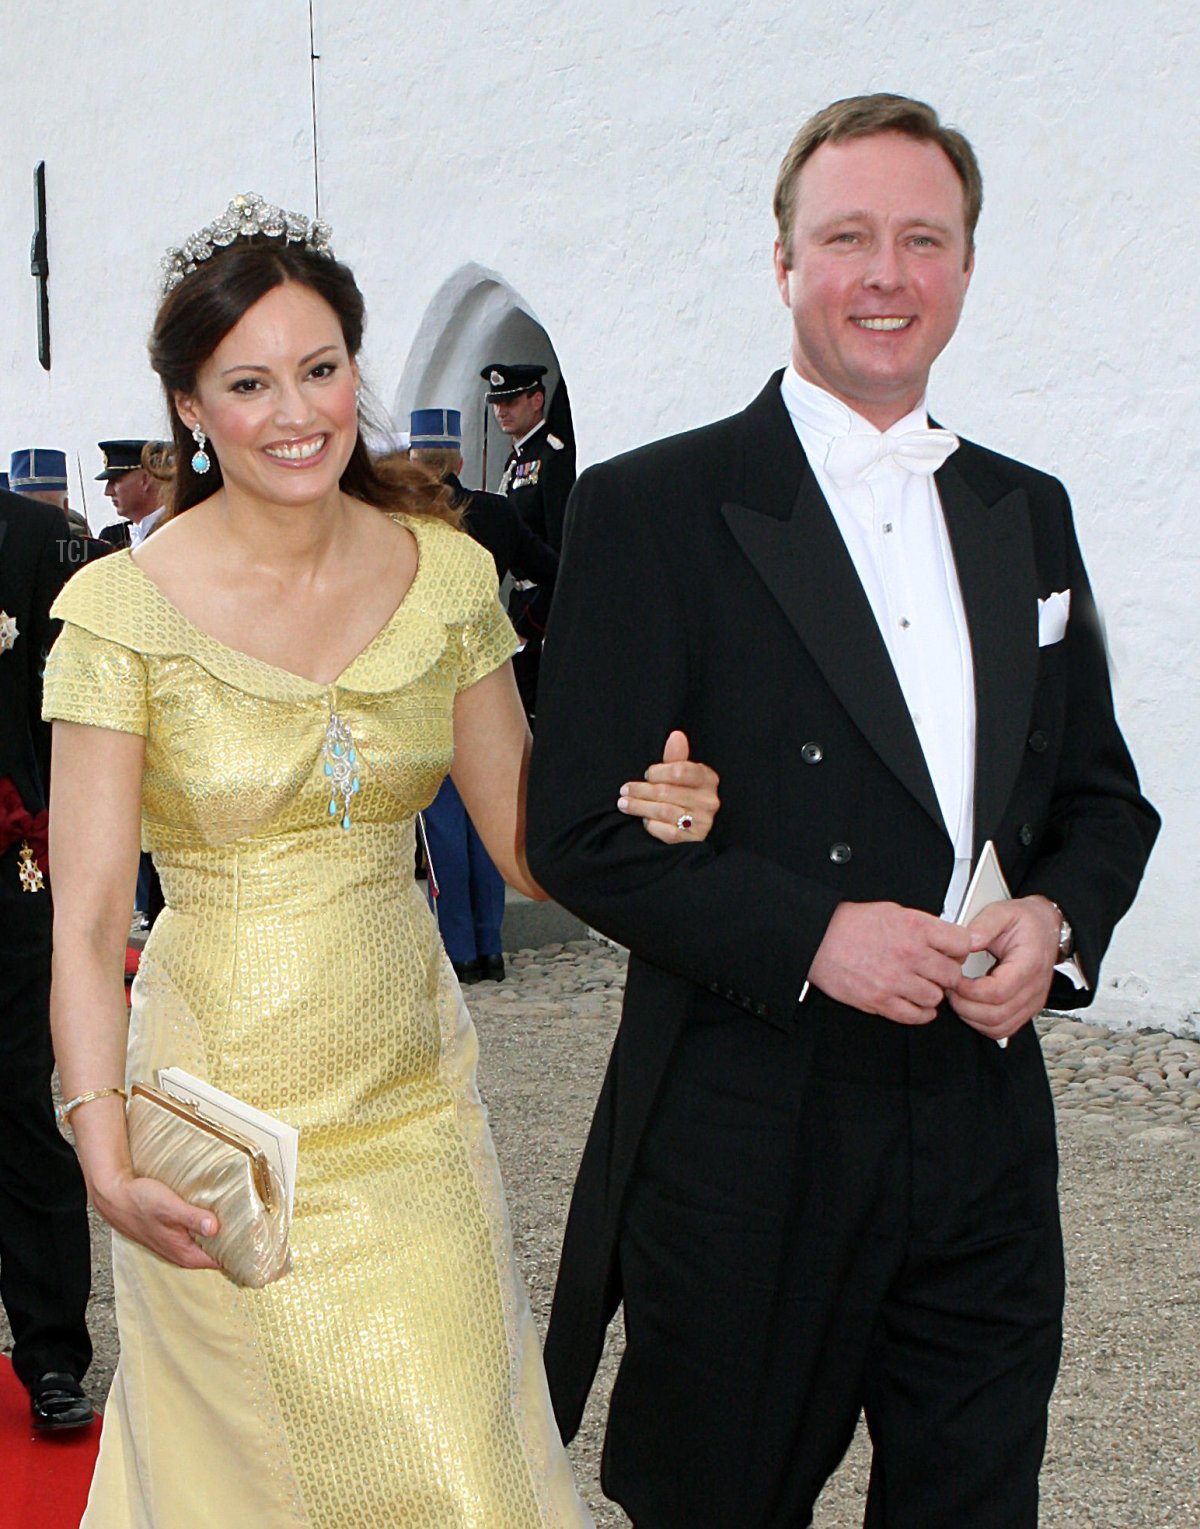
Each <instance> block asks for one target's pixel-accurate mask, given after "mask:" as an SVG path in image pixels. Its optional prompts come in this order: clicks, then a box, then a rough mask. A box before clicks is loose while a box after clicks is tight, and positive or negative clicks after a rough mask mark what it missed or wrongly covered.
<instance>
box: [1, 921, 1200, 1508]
mask: <svg viewBox="0 0 1200 1529" xmlns="http://www.w3.org/2000/svg"><path fill="white" fill-rule="evenodd" d="M622 970H623V961H622V959H621V958H620V957H619V956H618V955H617V953H615V952H614V951H612V950H611V949H609V948H608V947H607V946H604V945H601V944H597V943H594V942H591V941H586V940H585V941H575V942H572V943H571V944H568V945H566V946H557V945H550V946H546V947H545V948H543V949H542V950H540V951H522V952H519V953H518V954H517V955H516V956H514V957H510V958H509V971H510V977H509V980H508V981H506V982H504V983H500V984H493V983H484V984H479V985H478V986H475V987H472V988H470V989H468V992H467V997H468V1001H469V1004H470V1007H471V1010H472V1013H473V1014H474V1016H475V1021H476V1025H477V1027H478V1030H479V1035H480V1043H481V1063H480V1077H481V1085H482V1089H483V1093H484V1096H485V1097H486V1099H487V1100H488V1104H489V1107H490V1110H491V1117H492V1126H493V1130H494V1132H495V1138H496V1145H497V1150H498V1152H499V1154H500V1160H501V1163H502V1165H503V1167H504V1171H505V1179H506V1182H507V1185H508V1191H509V1200H510V1206H511V1211H512V1220H513V1226H514V1229H515V1237H516V1247H517V1256H518V1259H519V1261H520V1263H521V1265H522V1268H523V1269H524V1271H525V1275H526V1278H527V1280H528V1282H529V1288H530V1295H531V1299H532V1302H533V1308H534V1312H535V1314H536V1316H537V1319H538V1322H539V1324H540V1325H542V1326H543V1327H544V1325H545V1321H546V1317H547V1314H548V1312H549V1307H550V1294H551V1290H552V1288H553V1279H554V1269H555V1264H556V1260H557V1255H558V1247H559V1240H560V1237H561V1231H562V1225H563V1221H564V1219H565V1215H566V1207H567V1200H568V1197H569V1194H570V1188H571V1182H572V1177H573V1174H574V1170H575V1165H576V1163H577V1161H578V1157H579V1151H580V1148H581V1146H582V1143H583V1138H584V1134H585V1132H586V1129H587V1123H588V1120H589V1118H590V1113H591V1108H592V1105H593V1103H594V1101H595V1097H596V1094H597V1092H598V1089H599V1084H600V1078H601V1075H602V1073H603V1070H604V1064H605V1060H606V1058H607V1054H608V1050H609V1046H610V1045H611V1041H612V1035H613V1031H614V1029H615V1027H616V1022H617V1016H618V1006H619V1000H620V989H621V977H622ZM1039 1026H1040V1028H1041V1029H1042V1032H1043V1040H1044V1045H1045V1050H1046V1060H1047V1065H1048V1068H1049V1071H1050V1076H1051V1082H1052V1085H1053V1088H1054V1093H1055V1097H1056V1101H1057V1106H1058V1118H1059V1139H1060V1149H1061V1156H1062V1202H1063V1221H1064V1233H1065V1237H1066V1247H1067V1263H1068V1281H1069V1286H1068V1298H1067V1329H1066V1347H1065V1353H1064V1358H1063V1368H1062V1373H1061V1375H1060V1378H1059V1382H1058V1389H1057V1391H1056V1393H1055V1397H1054V1403H1053V1407H1052V1412H1051V1423H1050V1443H1049V1448H1048V1451H1047V1457H1046V1464H1045V1469H1044V1470H1043V1473H1042V1503H1043V1511H1042V1523H1043V1524H1044V1525H1045V1526H1047V1529H1058V1526H1064V1529H1065V1526H1070V1529H1151V1526H1153V1529H1193V1526H1195V1529H1200V1484H1198V1480H1197V1448H1196V1441H1197V1438H1198V1437H1200V1385H1198V1384H1197V1383H1196V1371H1197V1365H1198V1356H1200V1238H1198V1237H1197V1235H1196V1231H1197V1222H1198V1220H1200V1214H1198V1211H1197V1196H1196V1183H1197V1178H1198V1177H1200V1042H1197V1041H1189V1040H1179V1039H1178V1038H1175V1037H1172V1036H1170V1035H1166V1034H1164V1033H1162V1032H1155V1033H1144V1032H1143V1033H1140V1034H1137V1035H1128V1034H1126V1035H1114V1034H1111V1033H1110V1032H1108V1031H1105V1030H1102V1029H1100V1028H1098V1027H1097V1026H1093V1025H1088V1024H1083V1023H1078V1022H1076V1021H1072V1020H1063V1019H1059V1018H1056V1017H1053V1016H1048V1017H1047V1018H1046V1019H1045V1020H1042V1021H1039ZM94 1231H95V1236H94V1251H95V1265H96V1272H95V1293H94V1295H93V1299H92V1310H91V1324H92V1331H93V1336H94V1338H95V1342H96V1360H95V1363H94V1365H93V1368H92V1371H91V1373H90V1375H89V1377H88V1385H89V1388H90V1389H91V1391H92V1393H93V1394H94V1395H95V1396H97V1397H100V1396H103V1395H104V1394H105V1392H106V1390H107V1387H108V1382H109V1379H110V1378H111V1375H112V1367H113V1365H114V1363H115V1360H116V1333H115V1327H114V1322H113V1311H112V1292H111V1281H110V1279H109V1276H108V1271H107V1267H106V1263H107V1248H106V1239H105V1235H104V1231H103V1228H102V1227H100V1226H99V1225H96V1226H95V1228H94ZM0 1348H3V1349H5V1350H7V1348H8V1334H7V1329H6V1328H5V1327H4V1326H3V1323H2V1319H0ZM618 1352H619V1333H617V1332H615V1331H614V1333H613V1334H612V1336H611V1339H610V1343H609V1346H608V1350H607V1352H606V1355H605V1360H604V1367H603V1370H602V1372H601V1378H600V1383H599V1384H598V1385H597V1387H596V1390H595V1392H594V1393H593V1397H592V1402H591V1405H590V1407H589V1411H588V1414H587V1417H586V1419H585V1423H584V1428H583V1431H582V1433H581V1435H580V1438H579V1439H578V1440H577V1441H576V1443H575V1445H574V1446H573V1449H572V1454H573V1456H574V1460H575V1467H576V1472H577V1475H578V1479H579V1481H580V1484H581V1488H582V1490H583V1491H584V1493H585V1495H587V1496H588V1498H589V1500H590V1501H591V1503H592V1506H593V1510H594V1511H595V1514H596V1523H597V1525H598V1526H600V1529H615V1526H618V1525H625V1524H627V1523H628V1520H627V1519H626V1517H625V1515H624V1514H623V1513H622V1512H621V1511H620V1510H619V1509H618V1508H615V1507H614V1506H613V1505H612V1504H611V1503H608V1502H606V1501H605V1500H604V1499H603V1498H602V1497H601V1495H600V1491H599V1487H598V1486H597V1484H596V1475H597V1463H598V1459H599V1450H600V1441H601V1437H602V1431H603V1412H604V1399H605V1398H606V1397H607V1394H608V1389H609V1387H610V1386H611V1383H612V1377H613V1374H614V1371H615V1362H616V1357H617V1354H618ZM866 1481H867V1452H866V1448H865V1446H864V1444H863V1440H862V1438H861V1430H860V1437H859V1438H858V1439H857V1440H856V1441H855V1444H854V1446H853V1447H852V1449H851V1451H850V1453H849V1454H848V1455H847V1457H846V1460H845V1461H844V1463H843V1465H842V1467H841V1469H840V1470H839V1471H838V1473H837V1475H836V1476H835V1477H834V1479H833V1480H832V1481H831V1482H830V1484H829V1486H828V1488H827V1489H826V1491H825V1493H824V1495H823V1496H822V1498H821V1502H820V1504H819V1506H818V1508H817V1514H816V1525H817V1529H856V1526H858V1525H859V1524H861V1522H862V1508H863V1499H864V1495H865V1491H866ZM729 1529H737V1526H736V1525H731V1526H729Z"/></svg>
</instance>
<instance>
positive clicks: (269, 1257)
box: [126, 1083, 292, 1290]
mask: <svg viewBox="0 0 1200 1529" xmlns="http://www.w3.org/2000/svg"><path fill="white" fill-rule="evenodd" d="M126 1123H127V1126H128V1129H129V1153H130V1157H131V1158H132V1160H133V1171H134V1172H135V1173H136V1174H137V1175H138V1176H139V1177H140V1178H148V1179H158V1180H159V1182H160V1183H163V1184H165V1185H166V1186H167V1187H168V1189H173V1190H174V1191H175V1193H176V1194H177V1195H179V1196H180V1198H181V1199H184V1200H186V1201H187V1202H188V1204H189V1205H200V1206H203V1207H204V1209H206V1210H211V1211H212V1213H213V1215H214V1216H216V1218H217V1231H216V1232H215V1233H214V1234H213V1235H212V1236H211V1237H200V1236H197V1237H196V1242H197V1243H198V1244H199V1245H200V1247H202V1248H203V1249H204V1251H205V1252H206V1253H207V1254H208V1255H209V1257H210V1258H213V1259H215V1260H216V1261H217V1263H219V1264H220V1265H221V1268H222V1269H223V1270H224V1271H225V1273H226V1274H227V1275H228V1276H229V1278H230V1279H231V1280H233V1281H234V1283H235V1284H238V1285H247V1286H249V1287H250V1288H251V1289H253V1290H258V1289H260V1288H261V1287H262V1286H263V1285H269V1284H270V1283H271V1281H272V1280H276V1279H278V1278H279V1277H280V1276H281V1275H283V1274H286V1273H287V1272H288V1270H289V1269H290V1268H291V1262H292V1260H291V1254H290V1253H289V1251H288V1222H289V1218H288V1212H287V1200H286V1196H285V1194H284V1190H283V1186H282V1185H281V1184H280V1182H279V1176H278V1174H277V1173H275V1171H274V1170H273V1169H272V1167H271V1164H270V1163H269V1162H268V1161H267V1158H266V1156H265V1155H264V1154H263V1153H262V1152H261V1151H260V1150H259V1149H258V1148H257V1147H256V1146H255V1145H254V1143H253V1142H250V1141H247V1140H246V1138H245V1137H243V1136H239V1135H238V1134H237V1132H236V1131H231V1130H230V1129H229V1128H228V1127H227V1126H224V1125H217V1124H215V1123H214V1122H213V1121H211V1120H206V1119H205V1118H204V1116H203V1115H201V1114H200V1112H199V1111H198V1110H197V1109H196V1108H195V1107H194V1106H193V1105H189V1104H184V1103H182V1102H181V1101H180V1100H178V1099H173V1098H172V1097H171V1095H170V1094H166V1093H163V1092H162V1091H161V1090H160V1089H157V1088H152V1087H151V1086H150V1085H149V1084H148V1083H135V1084H134V1085H133V1086H132V1088H131V1089H130V1091H129V1106H128V1109H127V1111H126Z"/></svg>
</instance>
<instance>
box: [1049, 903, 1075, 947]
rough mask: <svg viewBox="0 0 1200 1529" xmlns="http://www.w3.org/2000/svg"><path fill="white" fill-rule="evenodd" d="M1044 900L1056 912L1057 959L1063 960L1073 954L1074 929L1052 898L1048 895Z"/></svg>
mask: <svg viewBox="0 0 1200 1529" xmlns="http://www.w3.org/2000/svg"><path fill="white" fill-rule="evenodd" d="M1046 901H1047V902H1048V903H1049V904H1050V906H1051V907H1052V908H1053V909H1054V911H1055V913H1057V914H1058V959H1059V960H1060V961H1065V960H1067V958H1068V957H1070V956H1073V955H1074V954H1075V931H1074V930H1073V929H1072V928H1071V922H1070V920H1069V919H1068V918H1067V915H1066V914H1065V913H1064V912H1063V910H1062V909H1061V908H1060V907H1059V906H1058V904H1057V903H1056V902H1055V901H1054V899H1053V898H1052V897H1048V898H1047V899H1046Z"/></svg>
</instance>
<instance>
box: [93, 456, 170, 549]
mask: <svg viewBox="0 0 1200 1529" xmlns="http://www.w3.org/2000/svg"><path fill="white" fill-rule="evenodd" d="M97 444H98V445H99V448H100V456H101V459H102V460H103V463H104V467H103V470H102V471H101V472H98V473H97V474H96V482H97V483H103V484H104V496H105V498H106V499H111V500H112V502H113V506H114V507H115V509H116V511H117V513H118V514H119V515H120V516H121V517H122V518H121V519H120V520H117V521H114V522H113V524H112V525H110V526H105V527H104V529H103V530H102V531H101V532H100V538H101V540H102V541H106V542H111V543H112V544H113V545H114V546H117V547H139V546H141V544H142V542H144V541H145V540H146V538H147V536H149V535H150V533H151V531H153V530H154V528H155V526H157V525H158V523H159V521H160V520H161V519H162V518H163V516H164V514H165V513H166V506H165V505H164V503H163V485H162V483H161V482H160V481H159V479H158V478H156V477H155V476H154V474H153V473H152V472H150V471H149V470H148V469H147V468H145V467H143V466H142V452H143V450H144V449H145V447H146V446H148V445H149V444H150V443H149V442H148V441H143V440H127V441H100V442H98V443H97Z"/></svg>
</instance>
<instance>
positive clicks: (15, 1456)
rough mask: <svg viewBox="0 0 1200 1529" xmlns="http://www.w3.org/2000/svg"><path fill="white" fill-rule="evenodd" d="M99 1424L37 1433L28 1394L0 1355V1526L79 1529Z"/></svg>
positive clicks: (98, 1440)
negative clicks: (32, 1419) (32, 1421)
mask: <svg viewBox="0 0 1200 1529" xmlns="http://www.w3.org/2000/svg"><path fill="white" fill-rule="evenodd" d="M99 1443H100V1424H99V1422H96V1423H93V1424H92V1426H91V1427H90V1428H80V1429H73V1430H71V1431H70V1432H69V1433H64V1434H38V1433H35V1432H34V1430H33V1425H32V1423H31V1422H30V1421H29V1394H28V1392H27V1391H26V1390H25V1387H24V1386H23V1385H22V1384H21V1382H20V1381H19V1380H18V1379H17V1377H16V1376H15V1375H14V1374H13V1369H12V1365H11V1364H10V1363H9V1361H8V1359H7V1358H5V1357H4V1356H3V1355H0V1529H79V1520H80V1519H81V1518H82V1517H83V1510H84V1508H85V1507H86V1506H87V1494H88V1486H89V1485H90V1484H91V1480H92V1470H93V1468H94V1466H95V1464H96V1448H97V1446H98V1444H99Z"/></svg>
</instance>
